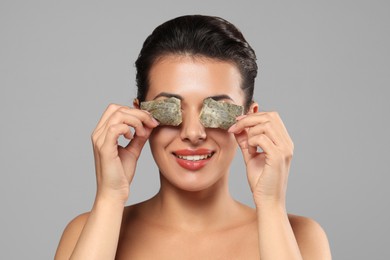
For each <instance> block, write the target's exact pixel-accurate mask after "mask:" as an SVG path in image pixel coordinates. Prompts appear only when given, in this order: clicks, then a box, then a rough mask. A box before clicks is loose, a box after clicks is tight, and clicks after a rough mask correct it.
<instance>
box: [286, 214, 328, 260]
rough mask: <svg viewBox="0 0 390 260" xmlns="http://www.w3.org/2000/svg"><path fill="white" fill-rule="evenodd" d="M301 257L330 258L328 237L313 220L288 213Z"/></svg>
mask: <svg viewBox="0 0 390 260" xmlns="http://www.w3.org/2000/svg"><path fill="white" fill-rule="evenodd" d="M288 217H289V221H290V224H291V228H292V230H293V232H294V235H295V239H296V240H297V243H298V246H299V249H300V251H301V254H302V257H303V259H331V252H330V247H329V242H328V238H327V236H326V233H325V231H324V229H323V228H322V227H321V225H320V224H319V223H318V222H316V221H315V220H313V219H311V218H308V217H303V216H297V215H293V214H288Z"/></svg>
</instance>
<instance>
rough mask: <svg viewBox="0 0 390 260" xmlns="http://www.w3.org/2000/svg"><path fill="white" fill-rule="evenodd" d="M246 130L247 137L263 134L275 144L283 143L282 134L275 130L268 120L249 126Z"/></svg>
mask: <svg viewBox="0 0 390 260" xmlns="http://www.w3.org/2000/svg"><path fill="white" fill-rule="evenodd" d="M247 131H248V137H249V138H250V137H253V136H256V135H261V134H265V135H267V136H268V137H269V138H270V139H271V140H272V142H273V143H274V144H275V145H277V146H282V145H283V144H284V141H283V137H282V134H281V133H280V132H279V131H277V129H276V127H273V125H272V122H270V121H267V122H264V123H260V124H258V125H255V126H253V127H250V128H249V129H248V130H247Z"/></svg>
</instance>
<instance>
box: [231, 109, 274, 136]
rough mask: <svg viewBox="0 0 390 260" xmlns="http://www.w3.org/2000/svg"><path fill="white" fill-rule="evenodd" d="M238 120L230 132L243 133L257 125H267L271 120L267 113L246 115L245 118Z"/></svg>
mask: <svg viewBox="0 0 390 260" xmlns="http://www.w3.org/2000/svg"><path fill="white" fill-rule="evenodd" d="M237 119H238V121H237V122H236V123H235V124H234V125H232V126H231V127H230V128H229V129H228V132H230V133H239V132H241V131H243V130H244V129H245V128H248V127H252V126H255V125H257V124H260V123H265V122H267V121H270V120H271V118H270V116H269V115H268V114H267V112H259V113H256V114H250V115H246V116H245V117H239V118H237Z"/></svg>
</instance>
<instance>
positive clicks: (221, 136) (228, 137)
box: [208, 130, 238, 154]
mask: <svg viewBox="0 0 390 260" xmlns="http://www.w3.org/2000/svg"><path fill="white" fill-rule="evenodd" d="M208 136H209V137H210V138H212V139H213V140H214V142H215V143H217V144H218V146H219V147H220V149H221V150H222V152H224V153H225V154H226V153H229V152H231V153H233V154H234V153H235V151H236V149H237V147H238V144H237V141H236V138H235V137H234V135H233V134H231V133H228V132H226V131H225V130H210V132H209V134H208Z"/></svg>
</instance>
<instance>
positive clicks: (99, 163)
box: [55, 105, 158, 260]
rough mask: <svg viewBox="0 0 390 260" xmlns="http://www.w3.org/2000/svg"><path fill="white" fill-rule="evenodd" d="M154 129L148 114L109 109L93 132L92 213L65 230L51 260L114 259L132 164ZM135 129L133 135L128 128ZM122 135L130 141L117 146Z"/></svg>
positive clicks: (122, 109)
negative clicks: (123, 145) (94, 188)
mask: <svg viewBox="0 0 390 260" xmlns="http://www.w3.org/2000/svg"><path fill="white" fill-rule="evenodd" d="M157 125H158V123H157V121H155V120H154V119H153V118H152V117H151V116H150V114H148V113H147V112H145V111H141V110H139V109H131V108H128V107H123V106H118V105H110V106H109V107H108V108H107V109H106V111H105V112H104V114H103V116H102V118H101V120H100V121H99V123H98V125H97V127H96V129H95V131H94V132H93V134H92V143H93V149H94V157H95V169H96V179H97V193H96V199H95V203H94V205H93V207H92V210H91V212H90V213H88V214H83V215H80V216H79V217H77V218H75V219H74V220H73V221H71V222H70V223H69V225H68V226H67V227H66V229H65V231H64V233H63V236H62V238H61V241H60V243H59V246H58V249H57V252H56V256H55V259H56V260H60V259H105V260H106V259H115V255H116V249H117V245H118V240H119V233H120V227H121V222H122V215H123V210H124V205H125V203H126V201H127V199H128V195H129V186H130V183H131V181H132V179H133V176H134V172H135V167H136V162H137V160H138V158H139V155H140V153H141V150H142V148H143V146H144V144H145V142H146V140H147V139H148V137H149V135H150V133H151V131H152V129H153V128H154V127H156V126H157ZM129 126H131V127H134V128H135V133H136V134H135V135H134V136H133V134H132V133H131V131H130V127H129ZM120 135H123V136H124V137H125V138H127V139H129V140H131V141H130V142H129V144H128V145H127V146H126V147H121V146H119V145H118V138H119V136H120Z"/></svg>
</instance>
